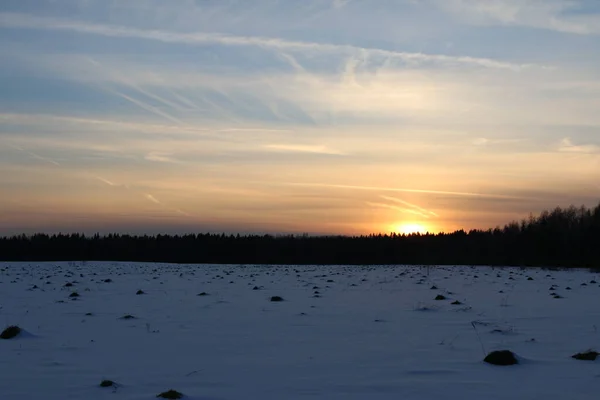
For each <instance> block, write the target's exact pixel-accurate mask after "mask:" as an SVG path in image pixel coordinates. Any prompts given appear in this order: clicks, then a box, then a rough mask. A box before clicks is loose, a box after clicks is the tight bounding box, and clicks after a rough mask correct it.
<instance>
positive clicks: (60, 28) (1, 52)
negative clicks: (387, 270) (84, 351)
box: [0, 0, 600, 235]
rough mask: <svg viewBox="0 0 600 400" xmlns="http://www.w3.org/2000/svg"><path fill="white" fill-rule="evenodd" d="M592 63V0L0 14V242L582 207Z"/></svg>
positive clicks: (147, 6)
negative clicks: (20, 237)
mask: <svg viewBox="0 0 600 400" xmlns="http://www.w3.org/2000/svg"><path fill="white" fill-rule="evenodd" d="M599 65H600V2H599V1H596V0H487V1H486V0H195V1H194V0H170V1H164V0H3V1H2V2H0V235H12V234H18V233H33V232H48V233H54V232H84V233H94V232H100V233H108V232H129V233H137V234H140V233H149V234H154V233H188V232H232V233H233V232H240V233H276V234H277V233H309V234H347V235H355V234H368V233H378V232H383V233H389V232H413V231H430V232H440V231H454V230H457V229H465V230H469V229H475V228H480V229H487V228H493V227H495V226H498V225H504V224H505V223H508V222H510V221H512V220H515V219H521V218H526V217H528V216H529V214H530V213H534V214H535V213H538V212H540V211H542V210H544V209H548V208H554V207H556V206H568V205H570V204H575V205H578V206H579V205H587V206H594V205H597V204H598V202H599V201H600V68H599V67H598V66H599Z"/></svg>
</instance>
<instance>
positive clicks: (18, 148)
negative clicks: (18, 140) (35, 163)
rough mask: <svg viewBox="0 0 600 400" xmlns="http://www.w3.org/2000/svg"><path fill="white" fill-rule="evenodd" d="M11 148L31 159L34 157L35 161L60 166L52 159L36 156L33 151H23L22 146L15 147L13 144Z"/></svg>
mask: <svg viewBox="0 0 600 400" xmlns="http://www.w3.org/2000/svg"><path fill="white" fill-rule="evenodd" d="M9 146H10V147H12V148H13V149H15V150H19V151H21V152H23V153H25V154H27V155H28V156H30V157H33V158H35V159H37V160H40V161H44V162H47V163H50V164H53V165H60V164H59V163H58V162H57V161H54V160H52V159H51V158H46V157H42V156H40V155H39V154H35V153H34V152H32V151H28V150H25V149H23V148H22V147H20V146H15V145H13V144H9Z"/></svg>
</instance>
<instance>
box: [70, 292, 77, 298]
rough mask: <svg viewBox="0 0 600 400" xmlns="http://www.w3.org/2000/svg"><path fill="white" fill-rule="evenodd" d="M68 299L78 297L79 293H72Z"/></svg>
mask: <svg viewBox="0 0 600 400" xmlns="http://www.w3.org/2000/svg"><path fill="white" fill-rule="evenodd" d="M69 297H71V298H75V297H79V293H77V292H73V293H71V294H70V295H69Z"/></svg>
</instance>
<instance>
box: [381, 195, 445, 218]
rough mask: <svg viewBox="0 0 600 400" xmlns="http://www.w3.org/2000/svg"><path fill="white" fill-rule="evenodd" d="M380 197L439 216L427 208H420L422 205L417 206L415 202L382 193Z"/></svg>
mask: <svg viewBox="0 0 600 400" xmlns="http://www.w3.org/2000/svg"><path fill="white" fill-rule="evenodd" d="M380 197H381V198H382V199H384V200H389V201H393V202H396V203H400V204H404V205H405V206H408V207H411V208H414V209H416V210H418V211H420V212H422V213H424V214H429V215H433V216H434V217H439V215H438V214H436V213H434V212H433V211H429V210H427V209H425V208H422V207H419V206H417V205H415V204H412V203H409V202H408V201H404V200H402V199H398V198H396V197H390V196H383V195H382V196H380Z"/></svg>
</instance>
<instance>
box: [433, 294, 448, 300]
mask: <svg viewBox="0 0 600 400" xmlns="http://www.w3.org/2000/svg"><path fill="white" fill-rule="evenodd" d="M435 300H446V296H444V295H443V294H438V295H437V296H435Z"/></svg>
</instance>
